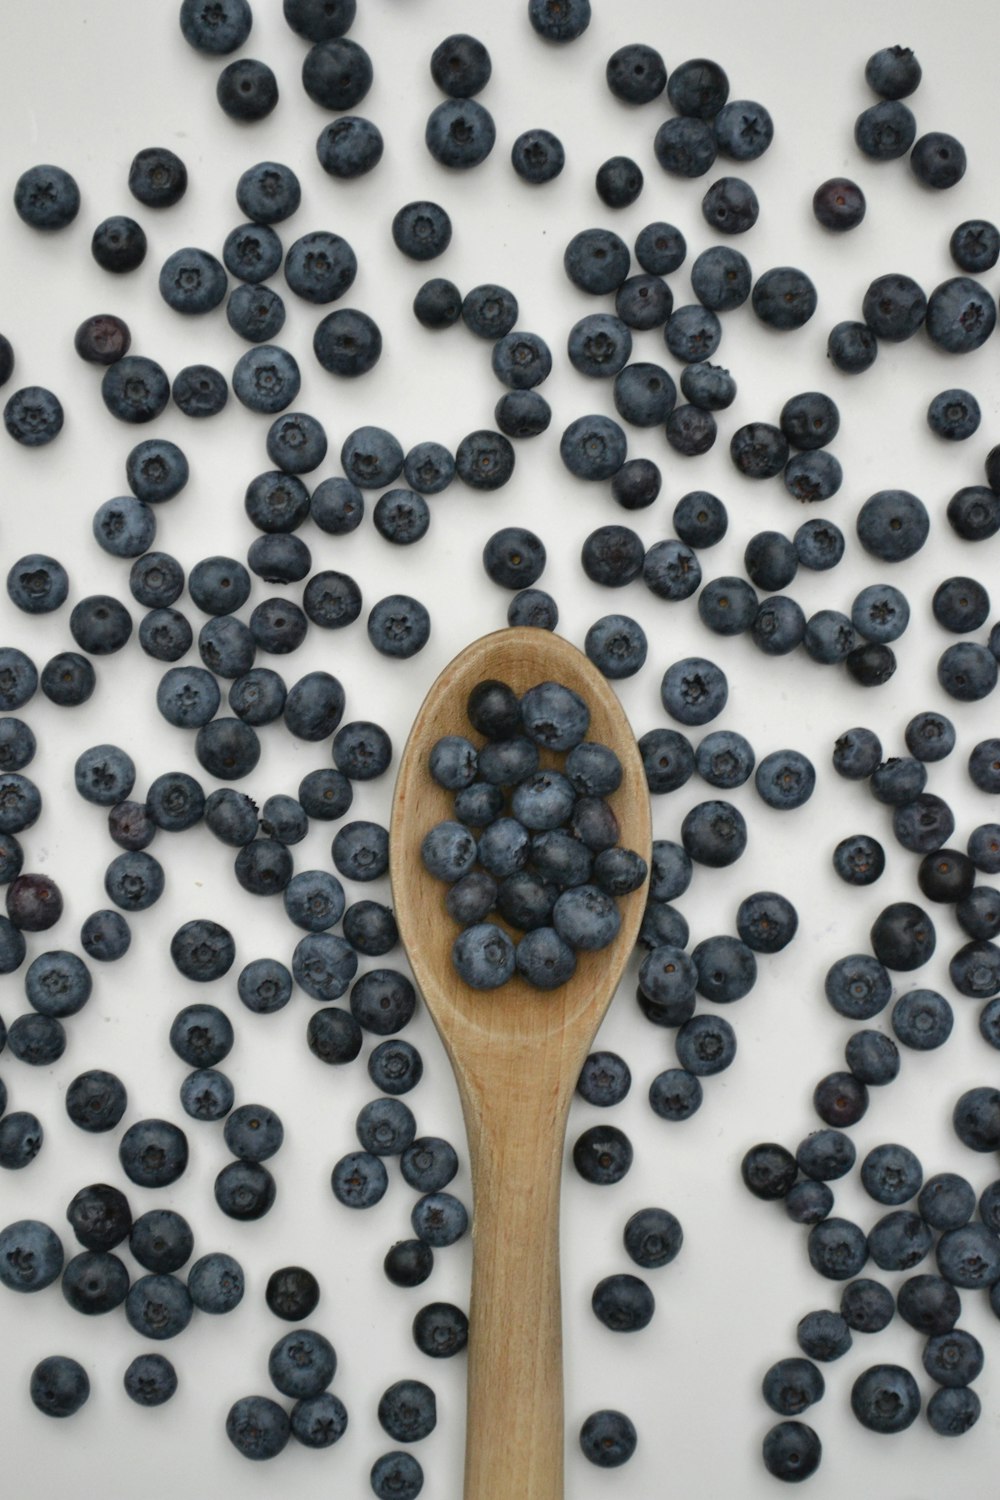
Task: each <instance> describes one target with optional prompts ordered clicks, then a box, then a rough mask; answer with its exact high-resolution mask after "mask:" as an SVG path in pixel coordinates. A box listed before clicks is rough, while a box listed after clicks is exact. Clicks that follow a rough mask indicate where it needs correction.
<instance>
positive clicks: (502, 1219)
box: [389, 627, 650, 1500]
mask: <svg viewBox="0 0 1000 1500" xmlns="http://www.w3.org/2000/svg"><path fill="white" fill-rule="evenodd" d="M490 678H494V679H497V678H498V679H500V680H501V681H503V682H507V683H509V684H510V686H511V687H512V688H513V689H514V691H515V692H516V693H518V694H521V693H523V692H525V691H526V690H527V689H528V688H529V687H533V686H534V685H535V684H536V683H539V682H546V681H555V682H561V683H564V684H565V685H566V686H567V687H570V688H573V689H575V691H576V692H578V693H579V694H580V695H581V696H582V697H583V698H584V699H585V700H586V702H587V704H588V706H589V708H590V713H591V722H590V730H589V733H588V736H587V737H588V739H591V740H597V741H600V742H602V743H603V744H606V745H609V746H610V747H611V748H612V749H613V750H615V751H616V753H617V755H618V757H619V759H620V761H621V763H622V767H623V770H624V778H623V781H622V785H621V787H620V788H619V790H618V791H617V792H616V793H615V794H614V796H613V797H611V798H610V799H609V800H610V801H611V803H612V805H613V807H614V809H615V812H616V813H617V815H618V820H619V824H620V828H621V837H620V842H621V843H622V844H623V845H624V846H625V847H627V848H631V849H635V850H636V851H637V852H638V853H640V854H641V855H642V856H643V858H644V859H645V860H646V861H647V863H648V861H649V858H650V811H649V796H648V792H647V788H646V779H645V775H644V772H643V767H642V761H641V759H640V756H639V751H638V748H637V746H636V743H635V738H634V736H633V734H632V730H631V728H630V727H629V723H628V720H627V718H626V717H625V713H624V710H623V709H622V707H621V704H620V703H619V701H618V698H617V697H616V696H615V693H614V691H613V690H612V688H611V687H610V686H609V685H608V683H607V682H606V681H605V679H604V678H603V677H602V676H601V675H600V673H599V672H598V671H597V669H596V668H595V667H594V666H592V665H591V663H590V662H589V661H588V660H587V658H586V657H585V656H584V655H583V654H582V652H580V651H578V650H577V649H576V647H575V646H572V645H570V644H569V642H567V641H565V640H564V639H562V638H561V637H560V636H557V635H554V634H553V633H552V632H550V631H547V630H539V629H535V628H529V627H519V628H515V629H510V630H498V631H496V632H495V633H494V634H492V635H488V636H484V637H482V638H481V639H480V640H477V641H474V642H473V643H472V645H470V646H468V647H467V648H466V649H465V650H464V651H462V652H461V653H460V654H459V655H458V656H457V657H455V659H454V661H452V662H451V663H450V665H449V666H447V667H446V668H445V670H444V671H443V672H442V673H441V675H440V676H439V677H438V679H437V681H436V682H435V683H434V685H433V687H432V688H431V690H430V692H429V693H428V694H427V697H426V699H425V700H424V703H423V705H422V706H421V708H420V710H419V712H418V714H417V717H416V720H415V721H414V724H413V728H412V730H411V732H410V736H409V739H408V740H407V743H406V747H405V749H404V751H403V756H402V760H401V762H400V767H399V774H398V777H397V780H396V789H395V794H394V800H393V810H392V821H391V825H390V835H389V848H390V876H391V881H392V895H393V902H394V906H395V914H396V921H397V923H398V926H399V931H400V935H401V937H402V940H403V943H404V945H405V947H406V951H407V955H408V957H409V960H410V965H411V967H412V970H413V975H414V978H415V980H416V982H417V985H418V987H419V989H420V990H421V992H422V994H423V997H424V1000H425V1002H426V1004H427V1008H428V1010H429V1011H430V1013H431V1016H432V1017H433V1019H434V1022H435V1025H436V1026H437V1028H438V1031H439V1032H440V1034H441V1038H442V1040H443V1042H444V1045H445V1048H446V1050H447V1052H448V1056H449V1057H450V1059H451V1064H452V1067H453V1069H454V1072H455V1078H456V1080H457V1083H458V1091H459V1095H460V1097H461V1102H462V1109H463V1113H464V1116H465V1125H466V1131H467V1134H468V1140H469V1159H470V1166H471V1171H472V1192H473V1219H472V1246H473V1266H472V1293H471V1301H470V1309H469V1369H468V1420H467V1428H466V1450H465V1500H562V1495H563V1385H562V1322H561V1313H560V1302H559V1186H560V1178H561V1175H562V1165H563V1145H564V1140H565V1134H566V1118H567V1114H568V1111H569V1104H570V1100H571V1098H572V1095H573V1092H574V1089H575V1087H576V1083H577V1079H578V1078H579V1075H580V1069H581V1067H582V1065H583V1062H584V1060H585V1058H586V1057H587V1054H588V1053H589V1051H590V1050H591V1046H592V1043H593V1040H594V1036H595V1033H596V1031H597V1028H598V1026H599V1025H600V1022H601V1019H602V1017H603V1016H604V1013H605V1011H606V1010H607V1007H608V1005H609V1003H610V1001H611V998H612V996H613V995H614V992H615V989H616V987H617V985H618V981H619V979H620V977H621V974H622V971H623V970H624V968H625V964H626V961H627V959H628V956H629V954H630V952H631V951H632V948H633V945H634V943H635V939H636V934H637V932H638V929H639V924H640V922H641V920H642V913H643V908H644V905H645V887H641V888H640V889H639V890H638V891H635V892H633V893H632V894H631V895H629V896H627V897H625V898H624V899H623V900H621V901H620V903H619V908H620V911H621V916H622V922H621V929H620V931H619V933H618V936H617V937H616V938H615V940H614V942H613V943H612V944H611V945H610V946H609V947H607V948H605V949H603V950H601V951H600V952H597V953H581V954H580V956H579V962H578V964H577V969H576V973H575V974H574V976H573V978H572V979H571V980H570V981H569V982H568V983H567V984H566V985H564V986H563V987H562V988H561V989H557V990H549V991H542V990H537V989H534V988H533V987H532V986H530V985H528V984H527V983H526V981H524V980H523V979H521V978H520V976H519V975H515V977H514V978H513V979H511V980H510V981H509V982H508V983H507V984H506V985H504V986H502V987H501V988H499V989H495V990H485V991H484V990H474V989H472V988H471V987H470V986H468V985H467V984H465V983H464V982H463V981H462V980H461V979H460V978H459V977H458V975H457V974H456V972H455V970H454V968H453V967H452V962H451V947H452V943H453V941H454V939H455V936H456V934H457V931H458V929H457V927H456V926H455V924H454V923H453V921H452V919H451V918H450V917H449V915H448V914H447V912H446V910H445V907H444V891H445V887H444V886H443V885H442V884H441V882H440V881H437V880H435V879H434V878H433V877H432V876H431V875H429V874H428V873H427V871H426V870H425V869H424V867H423V865H422V863H421V858H420V843H421V840H422V839H423V836H424V834H425V833H426V832H427V831H428V829H429V828H431V827H432V826H433V824H435V823H437V822H439V821H441V820H442V819H445V818H450V817H451V816H452V802H451V794H450V793H448V792H447V791H445V790H443V789H442V788H441V787H439V786H438V785H437V784H436V783H435V782H434V781H433V780H432V779H431V776H430V773H429V771H428V755H429V752H430V749H431V746H432V745H433V744H434V742H435V741H436V740H438V739H439V738H440V737H441V736H442V735H446V734H462V735H465V736H466V737H467V738H470V739H472V740H473V741H474V742H478V741H479V740H481V738H482V737H481V736H479V735H477V734H476V733H475V731H474V730H473V729H472V727H471V725H470V724H469V722H468V719H467V718H466V713H465V707H466V701H467V699H468V696H469V693H470V691H471V690H472V688H473V687H474V686H475V685H476V684H477V683H478V682H482V681H485V680H487V679H490ZM543 760H548V761H549V762H550V763H555V761H556V758H555V757H552V756H547V755H543Z"/></svg>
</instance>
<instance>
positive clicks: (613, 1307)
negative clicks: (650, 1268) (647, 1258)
mask: <svg viewBox="0 0 1000 1500" xmlns="http://www.w3.org/2000/svg"><path fill="white" fill-rule="evenodd" d="M590 1305H591V1307H592V1308H593V1310H594V1315H595V1317H597V1319H598V1320H599V1321H600V1322H601V1323H603V1324H604V1326H605V1328H610V1329H611V1331H612V1333H635V1332H637V1331H638V1330H639V1329H642V1328H646V1327H647V1326H648V1324H649V1323H650V1322H651V1321H652V1318H653V1313H654V1311H655V1308H656V1302H655V1299H654V1297H653V1293H652V1292H651V1291H650V1289H649V1287H648V1286H647V1285H646V1283H645V1282H644V1281H643V1280H642V1279H641V1277H639V1276H633V1275H632V1274H631V1273H630V1272H628V1271H619V1272H617V1273H616V1274H615V1275H613V1276H605V1277H604V1278H603V1279H602V1280H601V1281H599V1282H598V1283H597V1285H596V1286H595V1287H594V1291H593V1294H592V1296H591V1299H590Z"/></svg>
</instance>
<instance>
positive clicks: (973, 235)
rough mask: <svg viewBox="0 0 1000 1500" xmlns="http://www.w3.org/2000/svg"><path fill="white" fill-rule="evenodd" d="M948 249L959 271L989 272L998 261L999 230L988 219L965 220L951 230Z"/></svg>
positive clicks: (999, 256) (999, 251) (999, 255)
mask: <svg viewBox="0 0 1000 1500" xmlns="http://www.w3.org/2000/svg"><path fill="white" fill-rule="evenodd" d="M948 249H949V250H950V252H951V258H952V260H953V261H954V262H955V264H956V266H958V268H959V270H960V271H968V272H969V273H970V274H971V275H973V276H975V275H978V274H980V273H981V272H983V271H991V270H992V269H993V267H994V266H995V265H996V263H997V260H998V259H1000V230H998V229H997V227H996V225H995V224H992V223H990V221H989V220H988V219H965V220H963V221H962V223H961V224H958V225H956V227H955V228H954V229H953V230H952V233H951V239H950V240H949V241H948Z"/></svg>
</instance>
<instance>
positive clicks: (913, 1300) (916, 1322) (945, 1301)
mask: <svg viewBox="0 0 1000 1500" xmlns="http://www.w3.org/2000/svg"><path fill="white" fill-rule="evenodd" d="M956 1227H957V1226H956ZM896 1305H897V1307H898V1309H899V1315H900V1317H901V1318H902V1319H903V1320H904V1321H905V1322H907V1323H909V1324H910V1326H911V1327H912V1328H915V1329H916V1330H917V1332H918V1333H923V1334H925V1335H928V1334H935V1333H945V1332H947V1331H948V1329H950V1328H953V1327H954V1326H955V1324H956V1323H957V1322H958V1319H959V1316H960V1314H961V1311H962V1303H961V1299H960V1298H959V1295H958V1292H957V1291H956V1290H955V1288H954V1286H953V1285H952V1283H951V1282H950V1281H946V1280H945V1279H944V1277H943V1276H935V1275H933V1274H931V1273H929V1272H923V1273H921V1274H919V1275H917V1276H908V1277H907V1279H906V1280H905V1281H904V1282H902V1284H901V1285H900V1287H899V1289H898V1291H897V1294H896Z"/></svg>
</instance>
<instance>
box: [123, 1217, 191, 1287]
mask: <svg viewBox="0 0 1000 1500" xmlns="http://www.w3.org/2000/svg"><path fill="white" fill-rule="evenodd" d="M128 1247H129V1250H130V1251H131V1252H132V1254H133V1256H134V1257H135V1259H136V1260H137V1261H138V1262H139V1264H140V1265H141V1266H143V1267H144V1268H145V1269H146V1270H147V1271H157V1272H163V1273H169V1272H171V1271H179V1270H180V1268H181V1266H183V1265H184V1264H185V1263H186V1262H187V1261H188V1260H190V1258H191V1253H192V1251H193V1249H194V1235H193V1234H192V1232H191V1226H190V1225H189V1224H188V1222H187V1220H186V1219H185V1218H184V1217H183V1216H182V1215H181V1214H179V1213H176V1212H175V1211H174V1210H173V1209H169V1208H151V1209H149V1210H148V1211H147V1212H146V1213H144V1214H140V1215H139V1217H138V1218H137V1219H133V1221H132V1227H131V1228H130V1230H129V1238H128Z"/></svg>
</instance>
